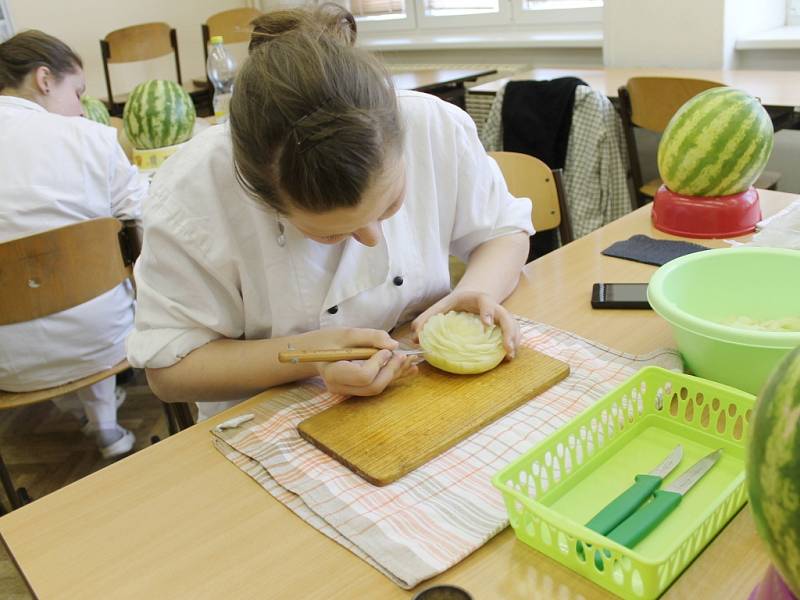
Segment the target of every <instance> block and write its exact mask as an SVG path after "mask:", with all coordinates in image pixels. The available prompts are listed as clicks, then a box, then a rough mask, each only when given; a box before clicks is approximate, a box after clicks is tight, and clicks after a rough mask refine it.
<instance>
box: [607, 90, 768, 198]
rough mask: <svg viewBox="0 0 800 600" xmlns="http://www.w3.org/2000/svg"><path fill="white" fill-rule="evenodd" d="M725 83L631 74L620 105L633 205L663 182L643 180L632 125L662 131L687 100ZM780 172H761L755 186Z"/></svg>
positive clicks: (652, 193) (763, 185) (621, 93)
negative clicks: (632, 188) (632, 75)
mask: <svg viewBox="0 0 800 600" xmlns="http://www.w3.org/2000/svg"><path fill="white" fill-rule="evenodd" d="M723 86H724V84H722V83H717V82H715V81H706V80H704V79H681V78H678V77H633V78H631V79H629V80H628V83H627V85H624V86H622V87H620V88H619V106H620V113H621V116H622V123H623V128H624V130H625V141H626V143H627V146H628V160H629V168H630V176H631V179H632V180H633V186H634V188H635V190H636V194H635V196H634V197H633V198H632V202H633V208H634V209H635V208H638V207H639V206H643V205H644V204H646V203H647V202H649V201H651V200H652V199H653V196H654V195H655V193H656V191H658V188H659V187H661V184H662V183H663V182H662V181H661V179H660V178H656V179H652V180H650V181H647V182H645V181H644V180H643V177H642V168H641V164H640V162H639V153H638V149H637V146H636V136H635V133H634V130H635V128H637V127H639V128H642V129H647V130H649V131H653V132H655V133H662V132H663V131H664V130H665V129H666V128H667V124H668V123H669V121H670V119H671V118H672V116H673V115H674V114H675V113H676V112H677V111H678V109H679V108H680V107H681V106H683V105H684V104H685V103H686V102H687V101H688V100H690V99H691V98H694V97H695V96H696V95H697V94H699V93H700V92H704V91H706V90H708V89H711V88H715V87H723ZM779 179H780V173H775V172H772V171H764V172H763V173H762V174H761V177H759V179H758V180H757V181H756V187H761V188H768V189H775V188H776V186H777V183H778V180H779Z"/></svg>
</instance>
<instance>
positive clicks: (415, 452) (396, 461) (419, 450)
mask: <svg viewBox="0 0 800 600" xmlns="http://www.w3.org/2000/svg"><path fill="white" fill-rule="evenodd" d="M568 374H569V366H568V365H567V364H566V363H563V362H561V361H560V360H557V359H555V358H552V357H550V356H547V355H545V354H542V353H540V352H537V351H536V350H531V349H530V348H520V349H519V351H518V353H517V357H516V358H515V359H514V360H512V361H510V362H503V363H501V364H500V366H498V367H497V368H495V369H493V370H491V371H489V372H488V373H483V374H481V375H453V374H451V373H445V372H444V371H440V370H438V369H436V368H434V367H431V366H430V365H429V364H427V363H423V364H421V365H420V372H419V374H418V375H416V376H414V377H410V378H408V379H406V380H401V381H399V382H397V383H396V384H394V385H393V386H392V387H390V388H389V389H387V390H386V391H384V392H383V393H382V394H379V395H377V396H372V397H369V398H355V397H353V398H348V399H347V400H345V401H344V402H341V403H339V404H337V405H336V406H333V407H331V408H329V409H327V410H324V411H322V412H321V413H319V414H316V415H314V416H313V417H311V418H309V419H306V420H305V421H303V422H302V423H300V425H299V426H298V431H299V432H300V435H301V436H303V437H304V438H305V439H306V440H308V441H309V442H311V443H312V444H314V445H315V446H316V447H318V448H319V449H320V450H322V451H323V452H325V453H327V454H329V455H331V456H332V457H333V458H335V459H336V460H338V461H339V462H341V463H342V464H344V465H345V466H347V467H348V468H349V469H351V470H352V471H354V472H355V473H357V474H358V475H360V476H361V477H363V478H364V479H366V480H367V481H369V482H370V483H372V484H374V485H387V484H389V483H392V482H393V481H396V480H397V479H399V478H400V477H402V476H403V475H405V474H407V473H409V472H411V471H413V470H414V469H416V468H417V467H419V466H420V465H422V464H424V463H426V462H427V461H429V460H430V459H432V458H434V457H436V456H438V455H439V454H441V453H442V452H444V451H445V450H447V449H448V448H450V447H452V446H454V445H455V444H457V443H458V442H459V441H461V440H463V439H464V438H466V437H467V436H469V435H471V434H472V433H474V432H476V431H478V430H479V429H481V428H483V427H485V426H486V425H488V424H489V423H491V422H492V421H494V420H496V419H497V418H499V417H500V416H502V415H504V414H506V413H507V412H509V411H511V410H513V409H514V408H516V407H517V406H520V405H521V404H523V403H524V402H526V401H528V400H530V399H531V398H533V397H534V396H536V395H537V394H540V393H541V392H543V391H544V390H546V389H548V388H549V387H551V386H553V385H555V384H556V383H558V382H559V381H561V380H562V379H564V378H565V377H566V376H567V375H568Z"/></svg>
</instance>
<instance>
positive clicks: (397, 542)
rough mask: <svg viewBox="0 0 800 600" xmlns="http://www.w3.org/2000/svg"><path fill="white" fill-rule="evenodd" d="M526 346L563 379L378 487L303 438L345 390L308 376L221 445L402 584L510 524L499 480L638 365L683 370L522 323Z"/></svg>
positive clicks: (658, 355)
mask: <svg viewBox="0 0 800 600" xmlns="http://www.w3.org/2000/svg"><path fill="white" fill-rule="evenodd" d="M520 325H521V330H522V343H523V344H524V345H526V346H528V347H531V348H536V349H537V350H539V351H540V352H544V353H546V354H548V355H550V356H554V357H557V358H559V359H561V360H563V361H565V362H567V363H569V365H570V368H571V373H570V375H569V377H567V378H566V379H565V380H563V381H562V382H560V383H558V384H557V385H555V386H554V387H552V388H550V389H549V390H547V391H545V392H544V393H542V394H540V395H538V396H536V397H535V398H533V399H532V400H531V401H530V402H528V403H527V404H525V405H523V406H522V407H520V408H518V409H516V410H514V411H512V412H511V413H509V414H507V415H505V416H503V417H501V418H500V419H498V420H497V421H495V422H494V423H492V424H491V425H489V426H487V427H485V428H484V429H483V430H481V431H479V432H477V433H475V434H474V435H472V436H471V437H469V438H467V439H466V440H464V441H462V442H461V443H459V444H457V445H456V446H454V447H453V448H451V449H450V450H448V451H447V452H445V453H444V454H442V455H440V456H438V457H437V458H435V459H433V460H431V461H430V462H428V463H427V464H425V465H424V466H422V467H420V468H419V469H417V470H415V471H413V472H412V473H410V474H408V475H406V476H405V477H403V478H402V479H400V480H398V481H396V482H395V483H392V484H390V485H387V486H384V487H375V486H372V485H370V484H369V483H367V482H366V481H364V480H363V479H361V478H360V477H358V476H357V475H355V474H354V473H352V472H351V471H350V470H348V469H347V468H345V467H344V466H342V465H341V464H339V463H338V462H336V461H335V460H334V459H332V458H330V457H329V456H328V455H326V454H324V453H323V452H321V451H319V450H318V449H316V448H315V447H314V446H312V445H311V444H309V443H308V442H306V441H305V440H303V439H302V438H301V437H300V436H299V434H298V433H297V425H298V424H299V423H300V422H301V421H302V420H304V419H306V418H308V417H310V416H311V415H313V414H316V413H318V412H320V411H322V410H324V409H326V408H328V407H330V406H333V405H334V404H336V403H337V402H340V401H341V400H342V399H343V398H342V397H341V396H335V395H332V394H329V393H328V392H326V391H324V390H323V389H322V388H321V387H319V384H314V383H307V384H303V385H299V386H297V387H295V388H292V389H291V390H290V391H287V392H283V393H281V394H279V395H277V396H275V397H273V398H270V399H269V400H267V401H265V402H263V403H262V404H260V405H258V406H257V407H255V408H254V409H253V412H254V413H255V419H254V420H252V421H249V422H247V423H245V424H244V425H242V426H241V427H240V428H239V429H232V430H224V431H222V432H217V431H213V434H214V435H215V436H216V437H217V439H216V440H215V445H216V447H217V448H218V449H219V450H220V451H221V452H222V453H223V454H224V455H225V456H226V457H227V458H228V459H230V460H231V461H232V462H233V463H234V464H235V465H236V466H237V467H239V468H240V469H242V470H243V471H244V472H245V473H247V474H248V475H250V476H251V477H252V478H253V479H255V480H256V481H257V482H258V483H259V485H261V486H262V487H263V488H264V489H266V490H267V491H268V492H269V493H271V494H272V495H273V496H274V497H275V498H276V499H277V500H279V501H280V502H282V503H283V504H285V505H286V506H288V507H289V508H290V509H291V510H293V511H294V512H295V513H296V514H297V515H298V516H300V517H301V518H302V519H304V520H305V521H306V522H308V523H309V525H311V526H312V527H315V528H316V529H318V530H320V531H321V532H322V533H324V534H325V535H327V536H329V537H330V538H332V539H334V540H336V541H337V542H339V543H340V544H342V545H343V546H344V547H346V548H348V549H349V550H351V551H352V552H353V553H354V554H355V555H356V556H358V557H360V558H362V559H364V560H365V561H367V562H368V563H369V564H371V565H373V566H374V567H376V568H377V569H379V570H380V571H381V572H382V573H384V574H385V575H387V576H388V577H389V578H390V579H392V581H394V582H395V583H397V584H398V585H399V586H401V587H403V588H411V587H414V586H415V585H417V584H418V583H419V582H421V581H423V580H425V579H428V578H430V577H433V576H434V575H436V574H438V573H441V572H442V571H445V570H446V569H448V568H449V567H451V566H453V565H454V564H456V563H458V562H459V561H461V560H462V559H464V558H465V557H466V556H468V555H469V554H470V553H471V552H473V551H475V550H476V549H477V548H479V547H480V546H482V545H483V544H485V543H486V542H487V541H488V540H489V539H490V538H492V537H493V536H494V535H496V534H497V533H498V532H500V531H501V530H502V529H503V528H504V527H506V525H508V520H507V517H506V510H505V506H504V504H503V500H502V498H501V496H500V493H499V492H498V491H497V490H495V489H494V488H493V487H492V485H491V482H490V479H491V477H492V476H493V475H494V474H495V473H496V472H497V471H498V470H499V469H500V468H502V467H503V466H505V465H506V464H508V463H509V462H510V461H511V460H512V459H514V458H515V457H517V456H518V455H519V454H520V453H522V452H524V451H526V450H527V449H529V448H530V447H531V446H532V445H533V444H536V443H537V442H540V441H541V440H543V439H544V438H545V437H546V436H548V435H550V434H551V433H553V432H554V431H556V430H557V429H558V428H559V427H561V426H562V425H564V424H565V423H567V422H568V421H569V420H570V419H572V418H573V417H575V416H576V415H577V414H579V413H580V412H581V411H582V410H584V409H585V408H587V407H588V406H590V405H591V404H593V403H594V402H596V401H597V400H599V399H600V398H602V397H603V395H605V394H606V393H608V392H609V391H611V390H612V389H614V388H615V387H616V386H618V385H619V384H621V383H622V382H623V381H624V380H625V379H627V378H628V377H629V376H630V375H632V374H633V373H635V372H636V371H637V370H639V369H640V368H641V367H643V366H645V365H649V364H657V365H660V366H662V367H666V368H670V369H679V368H680V366H681V362H680V358H679V356H678V354H677V353H676V352H675V351H674V350H666V349H665V350H659V351H656V352H652V353H650V354H647V355H644V356H631V355H628V354H623V353H620V352H616V351H614V350H610V349H608V348H606V347H604V346H600V345H597V344H595V343H593V342H590V341H588V340H586V339H583V338H580V337H578V336H576V335H574V334H571V333H568V332H565V331H561V330H558V329H554V328H552V327H549V326H547V325H543V324H541V323H534V322H532V321H527V320H521V321H520Z"/></svg>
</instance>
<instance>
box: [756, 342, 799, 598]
mask: <svg viewBox="0 0 800 600" xmlns="http://www.w3.org/2000/svg"><path fill="white" fill-rule="evenodd" d="M750 432H751V439H750V440H749V445H748V457H747V486H748V493H749V496H750V509H751V510H752V513H753V518H754V519H755V522H756V527H757V529H758V533H759V534H760V535H761V538H762V539H763V540H764V541H765V542H766V544H767V547H768V548H769V550H770V554H771V556H772V560H773V562H774V563H775V566H776V567H777V568H778V571H780V573H781V575H782V576H783V578H784V580H785V581H786V584H787V585H788V586H789V588H790V589H791V590H792V591H793V592H794V593H795V594H798V595H800V348H797V349H795V350H794V351H793V352H791V353H790V354H789V356H787V357H786V358H785V359H784V360H783V362H782V363H781V364H780V365H779V366H778V368H777V369H776V370H775V371H774V372H773V373H772V376H771V377H770V379H769V381H768V382H767V386H766V387H765V388H764V391H763V392H762V393H761V396H760V397H759V400H758V403H757V404H756V408H755V413H754V415H753V419H752V423H751V426H750Z"/></svg>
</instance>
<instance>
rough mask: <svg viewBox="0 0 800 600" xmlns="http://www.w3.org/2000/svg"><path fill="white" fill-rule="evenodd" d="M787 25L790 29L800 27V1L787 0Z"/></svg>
mask: <svg viewBox="0 0 800 600" xmlns="http://www.w3.org/2000/svg"><path fill="white" fill-rule="evenodd" d="M793 7H794V10H792V8H793ZM786 25H787V26H788V27H796V26H798V25H800V0H786Z"/></svg>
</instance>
